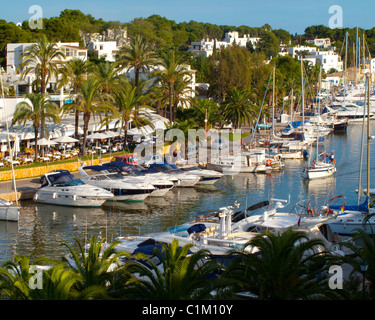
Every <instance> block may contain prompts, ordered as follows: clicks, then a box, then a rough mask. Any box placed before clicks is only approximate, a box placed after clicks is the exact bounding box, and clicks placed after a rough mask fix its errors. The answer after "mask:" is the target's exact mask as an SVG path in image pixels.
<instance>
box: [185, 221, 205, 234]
mask: <svg viewBox="0 0 375 320" xmlns="http://www.w3.org/2000/svg"><path fill="white" fill-rule="evenodd" d="M204 230H206V226H205V225H204V224H203V223H197V224H195V225H193V226H191V227H190V228H189V229H187V232H188V233H189V234H192V233H193V232H201V231H204Z"/></svg>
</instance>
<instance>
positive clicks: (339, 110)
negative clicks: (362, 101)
mask: <svg viewBox="0 0 375 320" xmlns="http://www.w3.org/2000/svg"><path fill="white" fill-rule="evenodd" d="M363 109H364V108H363V107H362V106H358V105H356V104H354V103H348V102H347V103H344V102H342V103H334V104H331V105H329V106H325V108H324V110H323V112H322V115H324V114H325V113H335V114H336V117H337V119H348V121H349V122H353V121H362V120H363V117H364V110H363ZM365 117H366V118H367V114H365ZM369 117H370V119H372V118H374V113H373V112H370V116H369Z"/></svg>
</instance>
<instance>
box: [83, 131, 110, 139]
mask: <svg viewBox="0 0 375 320" xmlns="http://www.w3.org/2000/svg"><path fill="white" fill-rule="evenodd" d="M86 138H87V139H94V140H95V139H99V140H101V139H108V138H109V137H108V136H107V135H105V134H103V133H100V132H95V133H92V134H89V135H88V136H87V137H86Z"/></svg>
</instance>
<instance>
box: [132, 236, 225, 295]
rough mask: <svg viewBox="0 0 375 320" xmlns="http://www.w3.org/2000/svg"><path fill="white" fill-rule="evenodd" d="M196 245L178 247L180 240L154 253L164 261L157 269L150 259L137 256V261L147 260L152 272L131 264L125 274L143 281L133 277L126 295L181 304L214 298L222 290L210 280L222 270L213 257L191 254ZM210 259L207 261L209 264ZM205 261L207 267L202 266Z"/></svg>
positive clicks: (206, 253) (199, 252) (207, 253)
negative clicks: (216, 289)
mask: <svg viewBox="0 0 375 320" xmlns="http://www.w3.org/2000/svg"><path fill="white" fill-rule="evenodd" d="M192 246H193V244H187V245H184V246H183V247H179V244H178V240H176V239H175V240H173V241H172V243H171V244H170V245H166V244H163V245H162V249H161V250H159V248H155V249H154V256H156V257H158V258H159V259H160V261H161V265H162V267H160V268H158V266H157V265H156V264H155V263H154V262H153V259H150V258H149V257H148V256H146V255H144V254H142V253H138V254H137V257H136V258H137V259H142V260H146V261H147V263H148V264H149V265H150V266H151V270H150V269H148V268H147V267H145V266H144V265H142V264H138V263H129V264H128V265H127V266H126V270H127V271H128V272H130V273H133V274H138V275H140V276H142V278H141V279H140V278H136V277H135V276H133V280H132V281H129V282H128V287H127V288H126V292H127V295H128V296H130V297H132V298H141V299H152V300H153V299H157V300H181V299H207V298H212V295H211V291H212V290H214V289H215V288H216V286H219V282H216V281H215V280H213V279H212V278H211V276H212V275H213V274H214V272H215V271H217V270H218V269H219V266H218V264H217V263H216V261H215V260H212V259H210V253H209V252H208V251H206V250H199V251H197V252H196V253H194V254H192V253H191V252H190V248H191V247H192ZM206 259H207V260H206ZM201 261H205V263H203V264H202V263H200V262H201Z"/></svg>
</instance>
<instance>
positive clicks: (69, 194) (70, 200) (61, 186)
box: [34, 170, 114, 207]
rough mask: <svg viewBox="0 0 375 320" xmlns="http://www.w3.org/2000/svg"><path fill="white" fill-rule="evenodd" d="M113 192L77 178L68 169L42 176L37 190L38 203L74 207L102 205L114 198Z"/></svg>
mask: <svg viewBox="0 0 375 320" xmlns="http://www.w3.org/2000/svg"><path fill="white" fill-rule="evenodd" d="M113 197H114V196H113V193H112V192H110V191H107V190H104V189H103V188H100V187H98V186H92V185H89V184H86V183H84V182H83V181H82V180H80V179H77V178H76V177H75V176H74V175H72V174H71V173H70V172H69V171H68V170H56V171H51V172H49V173H46V174H45V175H44V176H43V177H42V178H41V186H40V188H39V189H38V190H37V191H36V192H35V195H34V201H35V202H37V203H47V204H56V205H62V206H74V207H100V206H101V205H102V204H103V203H104V202H105V201H107V200H112V199H113Z"/></svg>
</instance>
